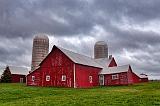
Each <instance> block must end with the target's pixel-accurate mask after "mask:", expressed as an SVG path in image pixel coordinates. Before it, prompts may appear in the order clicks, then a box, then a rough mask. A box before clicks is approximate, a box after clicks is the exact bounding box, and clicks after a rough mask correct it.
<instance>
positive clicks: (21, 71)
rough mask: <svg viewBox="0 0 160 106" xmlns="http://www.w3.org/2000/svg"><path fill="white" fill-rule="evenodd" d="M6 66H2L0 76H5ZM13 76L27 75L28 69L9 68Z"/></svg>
mask: <svg viewBox="0 0 160 106" xmlns="http://www.w3.org/2000/svg"><path fill="white" fill-rule="evenodd" d="M5 68H6V66H0V76H1V75H2V74H3V72H4V70H5ZM9 69H10V71H11V74H20V75H27V74H28V73H29V71H28V69H27V68H26V67H17V66H9Z"/></svg>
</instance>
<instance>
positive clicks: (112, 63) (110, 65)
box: [108, 58, 117, 67]
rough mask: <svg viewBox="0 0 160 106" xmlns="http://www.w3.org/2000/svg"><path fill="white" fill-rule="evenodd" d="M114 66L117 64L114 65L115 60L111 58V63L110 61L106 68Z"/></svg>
mask: <svg viewBox="0 0 160 106" xmlns="http://www.w3.org/2000/svg"><path fill="white" fill-rule="evenodd" d="M114 66H117V63H116V61H115V59H114V58H112V61H111V63H110V64H109V66H108V67H114Z"/></svg>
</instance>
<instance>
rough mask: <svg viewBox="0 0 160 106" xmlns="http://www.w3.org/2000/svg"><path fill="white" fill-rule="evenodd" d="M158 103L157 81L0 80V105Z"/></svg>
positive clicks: (123, 105) (137, 105) (152, 105)
mask: <svg viewBox="0 0 160 106" xmlns="http://www.w3.org/2000/svg"><path fill="white" fill-rule="evenodd" d="M44 105H45V106H160V82H149V83H142V84H135V85H129V86H112V87H97V88H91V89H74V88H54V87H31V86H26V85H25V84H18V83H0V106H44Z"/></svg>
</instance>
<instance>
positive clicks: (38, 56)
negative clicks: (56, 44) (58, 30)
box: [31, 34, 49, 71]
mask: <svg viewBox="0 0 160 106" xmlns="http://www.w3.org/2000/svg"><path fill="white" fill-rule="evenodd" d="M48 51H49V39H48V37H47V35H46V34H37V35H35V37H34V39H33V48H32V64H31V70H32V71H33V70H35V69H37V68H38V67H39V64H40V63H41V61H42V60H43V59H44V58H45V57H46V56H47V55H48Z"/></svg>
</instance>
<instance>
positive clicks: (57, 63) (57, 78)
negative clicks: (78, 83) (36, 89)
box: [41, 48, 74, 87]
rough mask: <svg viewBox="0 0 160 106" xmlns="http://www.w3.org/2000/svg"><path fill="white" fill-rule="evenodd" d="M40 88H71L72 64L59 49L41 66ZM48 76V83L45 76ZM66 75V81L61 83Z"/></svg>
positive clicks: (55, 49)
mask: <svg viewBox="0 0 160 106" xmlns="http://www.w3.org/2000/svg"><path fill="white" fill-rule="evenodd" d="M41 70H42V73H41V74H42V75H41V76H42V86H55V87H73V86H74V84H73V62H72V61H71V60H70V59H69V58H68V57H67V56H66V55H65V54H64V53H63V52H61V51H60V50H59V49H57V48H54V51H52V53H50V55H49V56H48V57H47V58H46V59H45V61H44V62H43V63H42V64H41ZM47 75H50V81H46V76H47ZM62 75H66V81H62Z"/></svg>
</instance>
